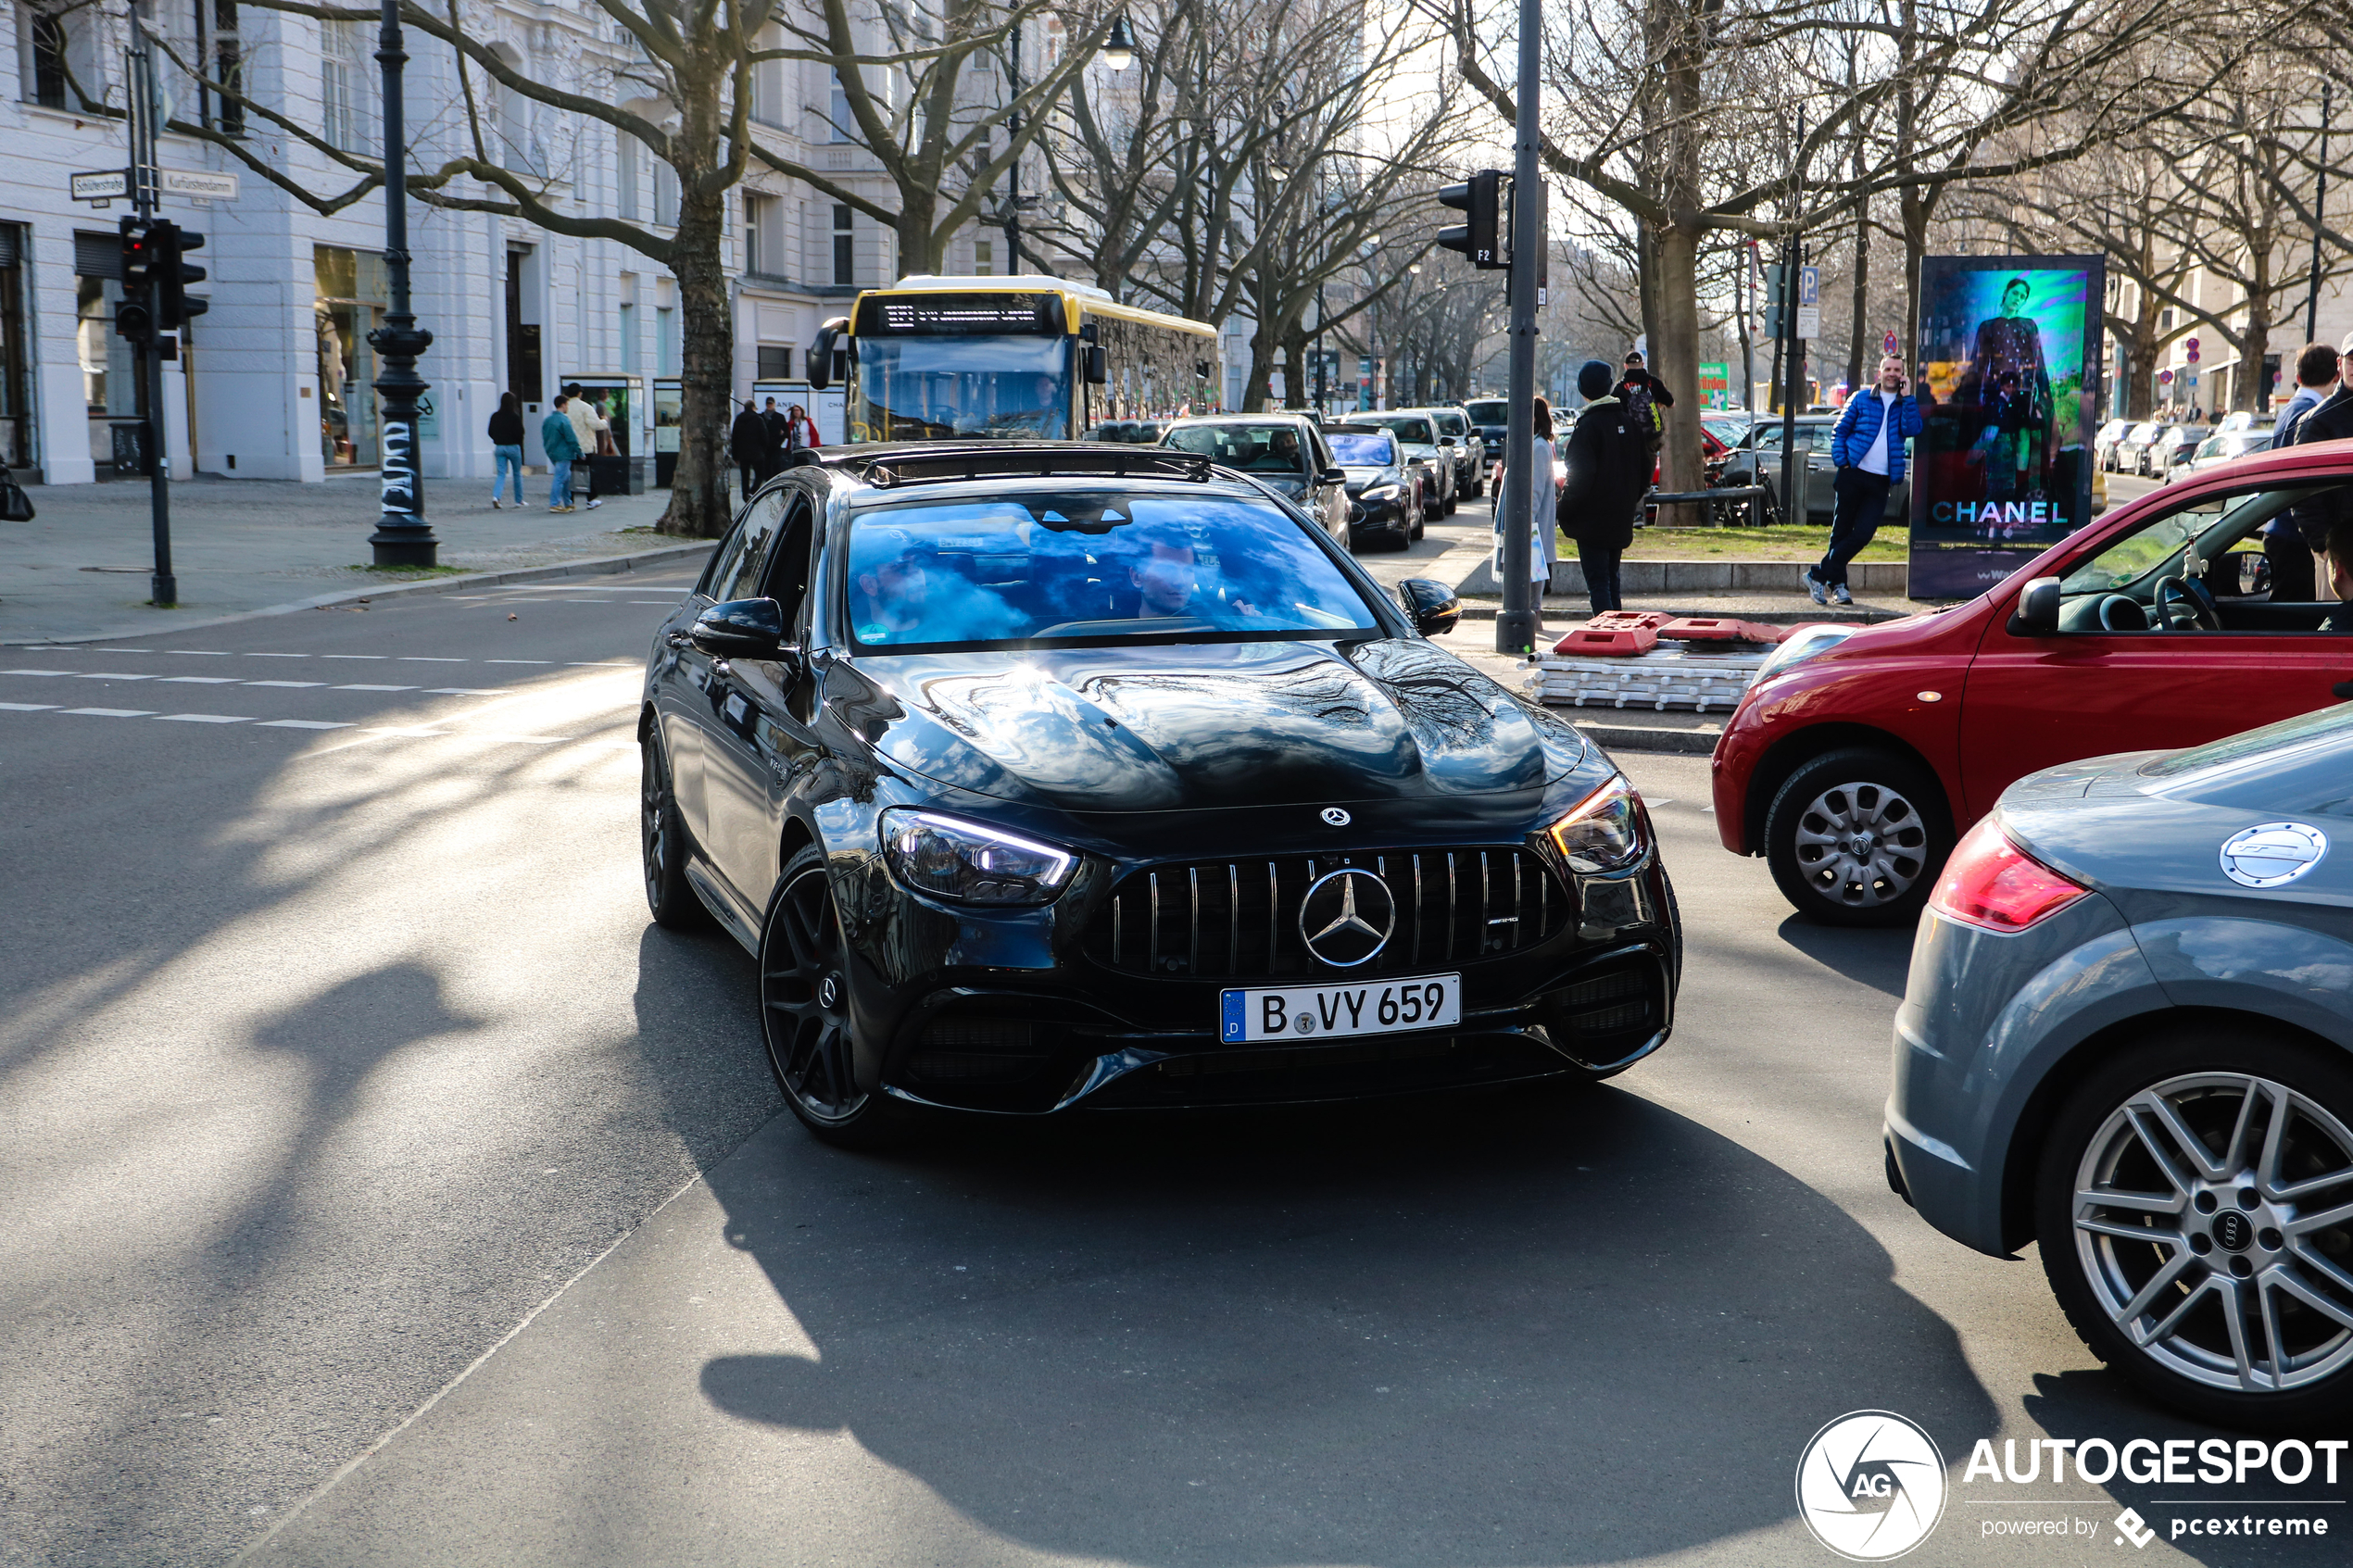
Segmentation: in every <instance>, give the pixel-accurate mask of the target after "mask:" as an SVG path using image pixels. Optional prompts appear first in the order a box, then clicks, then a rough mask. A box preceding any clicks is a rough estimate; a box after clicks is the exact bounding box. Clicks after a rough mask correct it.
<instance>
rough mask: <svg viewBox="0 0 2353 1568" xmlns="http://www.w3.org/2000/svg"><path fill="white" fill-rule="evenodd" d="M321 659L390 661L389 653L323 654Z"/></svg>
mask: <svg viewBox="0 0 2353 1568" xmlns="http://www.w3.org/2000/svg"><path fill="white" fill-rule="evenodd" d="M319 657H320V658H321V659H390V658H391V657H392V655H390V654H388V653H322V654H321V655H320V656H319Z"/></svg>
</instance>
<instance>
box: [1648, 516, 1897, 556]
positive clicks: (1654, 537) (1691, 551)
mask: <svg viewBox="0 0 2353 1568" xmlns="http://www.w3.org/2000/svg"><path fill="white" fill-rule="evenodd" d="M1830 545H1831V531H1830V530H1829V529H1827V528H1643V529H1637V530H1636V531H1635V533H1634V543H1633V545H1632V546H1630V547H1629V549H1628V550H1627V552H1626V558H1627V559H1628V560H1786V561H1804V560H1819V559H1820V558H1822V553H1823V552H1824V551H1826V550H1828V549H1829V548H1830ZM1911 552H1912V531H1911V530H1910V529H1908V528H1904V527H1899V526H1896V525H1894V524H1882V525H1881V528H1880V531H1879V533H1877V534H1875V535H1873V536H1872V539H1871V542H1870V543H1869V544H1868V545H1866V546H1863V553H1862V554H1861V555H1858V556H1856V560H1871V561H1880V560H1897V561H1900V560H1909V559H1910V558H1911Z"/></svg>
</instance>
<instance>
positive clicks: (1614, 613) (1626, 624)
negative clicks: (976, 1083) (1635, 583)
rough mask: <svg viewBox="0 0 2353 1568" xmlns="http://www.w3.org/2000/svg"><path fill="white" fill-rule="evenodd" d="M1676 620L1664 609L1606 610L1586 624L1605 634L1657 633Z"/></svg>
mask: <svg viewBox="0 0 2353 1568" xmlns="http://www.w3.org/2000/svg"><path fill="white" fill-rule="evenodd" d="M1674 619H1675V618H1674V617H1673V616H1671V615H1669V614H1667V612H1666V611H1665V610H1663V609H1605V610H1604V611H1602V612H1601V614H1599V615H1596V616H1594V617H1593V618H1592V620H1590V621H1586V622H1585V624H1586V625H1587V626H1589V627H1592V628H1593V629H1596V630H1598V631H1603V632H1655V631H1657V630H1658V629H1659V628H1660V627H1662V626H1664V625H1666V624H1667V622H1668V621H1672V620H1674Z"/></svg>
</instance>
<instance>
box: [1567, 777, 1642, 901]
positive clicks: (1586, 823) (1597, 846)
mask: <svg viewBox="0 0 2353 1568" xmlns="http://www.w3.org/2000/svg"><path fill="white" fill-rule="evenodd" d="M1649 827H1650V819H1649V817H1648V815H1647V814H1646V813H1644V811H1643V810H1642V797H1641V796H1640V795H1638V794H1636V793H1635V792H1634V786H1633V785H1632V784H1629V783H1628V782H1627V779H1626V775H1625V774H1623V773H1612V774H1611V775H1610V776H1609V781H1608V782H1607V783H1606V784H1603V785H1602V787H1601V788H1599V789H1597V790H1595V791H1593V793H1592V794H1591V795H1589V796H1587V797H1585V798H1584V799H1582V800H1580V801H1579V802H1578V803H1577V804H1576V805H1574V806H1572V807H1570V808H1569V809H1568V814H1567V816H1565V817H1563V818H1562V819H1561V820H1560V821H1559V822H1554V824H1553V826H1552V830H1551V831H1552V835H1553V842H1554V844H1555V845H1557V846H1559V847H1560V852H1561V854H1562V855H1563V856H1564V857H1566V858H1567V861H1568V866H1569V870H1571V871H1573V872H1579V873H1580V874H1582V875H1585V876H1598V875H1601V874H1603V873H1605V872H1622V871H1624V870H1625V869H1626V868H1627V867H1629V866H1630V865H1632V864H1633V863H1634V862H1635V861H1637V860H1639V859H1642V852H1643V851H1644V850H1646V849H1648V848H1649V847H1650V833H1649Z"/></svg>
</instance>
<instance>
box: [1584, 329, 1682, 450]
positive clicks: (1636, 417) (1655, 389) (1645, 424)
mask: <svg viewBox="0 0 2353 1568" xmlns="http://www.w3.org/2000/svg"><path fill="white" fill-rule="evenodd" d="M1596 363H1598V361H1596ZM1606 372H1607V368H1606V367H1604V373H1606ZM1625 372H1626V373H1625V374H1623V375H1621V376H1619V377H1618V378H1617V385H1616V386H1614V387H1612V388H1610V391H1609V395H1610V396H1612V397H1615V398H1617V400H1618V401H1619V402H1620V403H1623V404H1625V405H1626V417H1627V418H1628V419H1629V420H1633V421H1634V428H1635V429H1637V430H1639V431H1642V433H1643V437H1642V438H1643V440H1644V441H1645V442H1646V443H1647V444H1648V445H1649V446H1650V449H1651V450H1652V451H1653V452H1656V451H1657V450H1658V449H1659V447H1660V445H1662V444H1664V443H1665V441H1666V440H1667V416H1666V415H1665V414H1663V413H1661V412H1660V411H1659V410H1660V409H1662V408H1673V407H1675V395H1674V394H1673V393H1671V392H1669V391H1667V383H1665V382H1663V381H1661V380H1659V379H1658V378H1657V377H1656V376H1655V375H1653V374H1651V372H1650V368H1649V366H1647V365H1645V364H1644V363H1643V362H1642V350H1641V349H1639V348H1633V349H1629V350H1627V354H1626V367H1625ZM1589 401H1590V399H1589Z"/></svg>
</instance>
